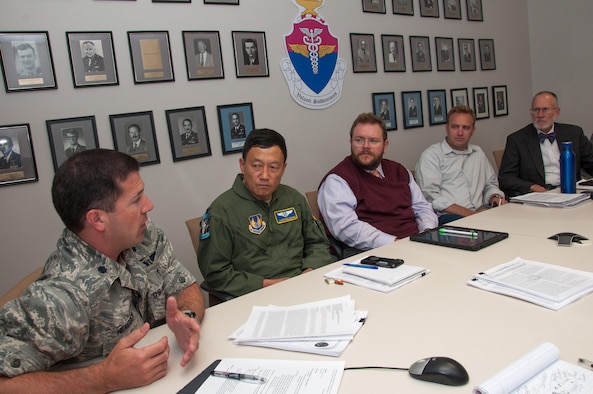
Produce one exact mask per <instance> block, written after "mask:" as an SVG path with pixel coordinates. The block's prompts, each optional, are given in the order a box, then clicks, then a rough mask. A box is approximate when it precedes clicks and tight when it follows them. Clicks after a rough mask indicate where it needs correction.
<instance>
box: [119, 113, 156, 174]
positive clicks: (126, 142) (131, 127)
mask: <svg viewBox="0 0 593 394" xmlns="http://www.w3.org/2000/svg"><path fill="white" fill-rule="evenodd" d="M109 121H110V123H111V134H112V135H113V146H114V147H115V150H117V151H119V152H123V153H127V154H129V155H130V156H132V157H133V158H134V159H136V160H137V161H138V164H140V165H141V166H145V165H150V164H158V163H160V162H161V160H160V157H159V148H158V144H157V140H156V132H155V129H154V117H153V115H152V111H141V112H131V113H126V114H115V115H109ZM132 134H134V135H135V136H137V137H138V138H139V141H138V142H139V147H138V148H134V147H133V138H132Z"/></svg>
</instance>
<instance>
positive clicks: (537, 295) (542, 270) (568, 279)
mask: <svg viewBox="0 0 593 394" xmlns="http://www.w3.org/2000/svg"><path fill="white" fill-rule="evenodd" d="M467 284H469V285H471V286H474V287H477V288H480V289H483V290H487V291H491V292H494V293H499V294H505V295H508V296H511V297H516V298H519V299H522V300H525V301H529V302H532V303H534V304H537V305H540V306H543V307H546V308H550V309H553V310H555V311H556V310H558V309H560V308H563V307H565V306H566V305H568V304H570V303H572V302H574V301H576V300H578V299H580V298H582V297H584V296H585V295H587V294H589V293H591V292H593V273H591V272H586V271H578V270H573V269H570V268H565V267H561V266H557V265H552V264H545V263H539V262H536V261H530V260H523V259H522V258H520V257H517V258H515V259H514V260H512V261H509V262H508V263H505V264H501V265H499V266H496V267H494V268H492V269H490V270H488V271H486V272H480V273H479V274H475V275H474V277H473V279H471V280H470V281H468V282H467Z"/></svg>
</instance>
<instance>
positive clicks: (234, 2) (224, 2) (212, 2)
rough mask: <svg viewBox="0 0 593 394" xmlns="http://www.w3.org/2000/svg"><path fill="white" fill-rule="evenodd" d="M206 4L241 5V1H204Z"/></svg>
mask: <svg viewBox="0 0 593 394" xmlns="http://www.w3.org/2000/svg"><path fill="white" fill-rule="evenodd" d="M204 4H225V5H239V0H204Z"/></svg>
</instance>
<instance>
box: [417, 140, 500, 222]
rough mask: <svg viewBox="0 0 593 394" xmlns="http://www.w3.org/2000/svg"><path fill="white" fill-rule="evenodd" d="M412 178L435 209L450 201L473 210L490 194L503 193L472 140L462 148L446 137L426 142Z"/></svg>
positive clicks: (485, 203)
mask: <svg viewBox="0 0 593 394" xmlns="http://www.w3.org/2000/svg"><path fill="white" fill-rule="evenodd" d="M416 179H417V181H418V184H419V185H420V188H421V189H422V192H423V193H424V197H426V200H428V201H429V202H430V203H432V207H433V208H434V210H435V212H437V213H442V211H443V210H445V209H446V208H448V207H450V206H451V205H453V204H457V205H460V206H462V207H465V208H467V209H471V210H477V209H479V208H481V207H482V206H487V205H489V199H490V197H491V196H492V195H493V194H499V195H501V196H504V193H503V192H502V191H501V190H500V189H499V188H498V180H497V178H496V173H495V172H494V169H493V168H492V165H491V164H490V162H489V161H488V159H487V158H486V155H485V154H484V151H482V149H481V148H480V147H479V146H477V145H472V144H469V145H468V147H467V149H466V150H464V151H457V150H454V149H452V148H451V146H450V145H449V144H448V143H447V141H446V140H443V141H441V142H438V143H436V144H433V145H431V146H429V147H428V148H427V149H426V150H425V151H424V152H422V155H420V159H419V160H418V163H417V164H416Z"/></svg>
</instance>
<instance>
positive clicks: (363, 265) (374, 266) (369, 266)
mask: <svg viewBox="0 0 593 394" xmlns="http://www.w3.org/2000/svg"><path fill="white" fill-rule="evenodd" d="M344 265H345V266H347V267H355V268H366V269H369V270H378V269H379V267H377V266H376V265H366V264H350V263H346V264H344Z"/></svg>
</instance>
